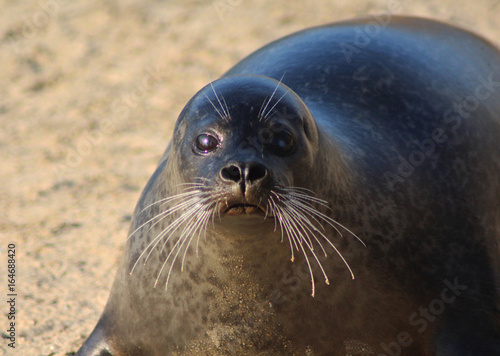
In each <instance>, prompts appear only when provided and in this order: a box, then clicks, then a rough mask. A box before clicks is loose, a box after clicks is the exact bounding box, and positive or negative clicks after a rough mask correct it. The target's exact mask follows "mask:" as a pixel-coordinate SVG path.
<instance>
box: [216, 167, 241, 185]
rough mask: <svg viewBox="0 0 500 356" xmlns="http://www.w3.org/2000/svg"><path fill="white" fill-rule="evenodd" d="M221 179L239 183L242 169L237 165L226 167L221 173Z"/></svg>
mask: <svg viewBox="0 0 500 356" xmlns="http://www.w3.org/2000/svg"><path fill="white" fill-rule="evenodd" d="M221 177H222V179H224V180H230V181H233V182H239V181H240V180H241V173H240V168H239V167H237V166H235V165H230V166H228V167H225V168H223V169H222V171H221Z"/></svg>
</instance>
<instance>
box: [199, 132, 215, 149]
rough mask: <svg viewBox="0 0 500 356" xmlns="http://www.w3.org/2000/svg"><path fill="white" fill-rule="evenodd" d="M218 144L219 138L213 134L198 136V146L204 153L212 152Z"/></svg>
mask: <svg viewBox="0 0 500 356" xmlns="http://www.w3.org/2000/svg"><path fill="white" fill-rule="evenodd" d="M218 146H219V140H217V139H216V138H215V137H213V136H211V135H208V134H202V135H199V136H198V137H197V138H196V148H197V149H198V150H199V151H201V152H203V153H209V152H212V151H213V150H215V149H216V148H217V147H218Z"/></svg>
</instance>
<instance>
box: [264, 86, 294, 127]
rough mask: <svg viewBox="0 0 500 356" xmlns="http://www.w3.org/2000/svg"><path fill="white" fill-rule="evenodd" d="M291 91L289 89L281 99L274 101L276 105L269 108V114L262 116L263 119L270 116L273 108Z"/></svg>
mask: <svg viewBox="0 0 500 356" xmlns="http://www.w3.org/2000/svg"><path fill="white" fill-rule="evenodd" d="M289 92H290V91H289V90H287V91H286V92H285V93H284V94H283V95H282V96H281V97H280V98H279V99H278V101H276V102H275V103H274V105H273V106H272V107H271V108H270V109H269V110H268V112H267V114H265V116H264V117H263V118H262V119H263V120H266V119H267V118H268V116H269V115H271V113H272V112H273V109H274V108H275V107H276V105H278V103H279V102H280V101H281V99H283V98H284V97H285V96H286V95H287V94H288V93H289Z"/></svg>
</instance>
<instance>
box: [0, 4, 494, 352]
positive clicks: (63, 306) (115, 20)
mask: <svg viewBox="0 0 500 356" xmlns="http://www.w3.org/2000/svg"><path fill="white" fill-rule="evenodd" d="M0 8H1V9H3V10H2V11H0V66H1V69H0V73H1V74H0V124H1V130H0V158H1V159H0V202H1V205H0V209H1V212H2V214H1V216H0V275H1V276H2V277H1V282H0V290H1V293H2V300H8V299H9V297H8V296H7V294H8V293H9V291H8V286H7V263H8V256H7V248H8V245H9V244H15V253H16V255H15V261H16V262H15V268H16V276H15V291H14V292H15V293H16V294H17V296H16V297H15V308H16V311H17V314H16V320H15V322H16V325H15V330H16V331H15V332H16V339H15V342H16V343H15V345H16V348H15V349H12V348H10V347H8V343H9V342H10V341H9V340H8V339H6V338H5V337H6V336H7V334H8V333H7V330H8V329H9V323H10V321H9V320H8V315H7V313H8V312H9V309H8V308H9V305H8V304H7V303H3V305H2V315H0V330H1V335H2V336H3V338H2V339H0V354H1V355H4V354H5V355H68V354H72V352H76V350H78V348H79V346H80V345H81V344H82V342H83V341H84V340H85V338H86V337H87V336H88V335H89V333H90V332H91V331H92V329H93V327H94V325H95V323H96V322H97V320H98V318H99V315H100V313H101V312H102V310H103V307H104V304H105V303H106V300H107V297H108V292H109V288H110V286H111V283H112V281H113V278H114V275H115V273H116V269H117V264H118V260H119V257H120V254H121V252H122V251H123V245H124V242H125V239H126V236H127V230H128V227H129V224H130V218H131V214H132V211H133V209H134V205H135V203H136V201H137V199H138V197H139V194H140V192H141V190H142V188H143V187H144V185H145V184H146V181H147V179H148V178H149V176H150V175H151V174H152V172H153V170H154V169H155V166H156V164H157V162H158V159H159V158H160V156H161V154H162V151H163V150H164V148H165V147H166V145H167V143H168V140H169V138H170V135H171V132H172V127H173V125H174V122H175V119H176V118H177V115H178V114H179V112H180V110H181V109H182V107H183V105H184V104H185V103H186V102H187V101H188V100H189V98H190V97H191V96H192V95H193V94H194V93H195V92H196V91H197V90H198V89H200V88H201V87H202V86H204V84H206V83H208V82H209V81H210V80H213V79H216V78H217V77H218V76H220V75H221V74H222V73H223V72H224V71H226V70H227V69H228V68H230V66H231V65H233V64H234V63H236V62H237V61H238V60H239V59H241V58H243V57H244V56H245V55H247V54H249V53H250V52H252V51H253V50H255V49H257V48H259V47H260V46H262V45H264V44H266V43H267V42H269V41H271V40H273V39H276V38H279V37H281V36H283V35H286V34H289V33H291V32H293V31H296V30H300V29H302V28H305V27H308V26H314V25H320V24H325V23H328V22H333V21H336V20H340V19H346V18H351V17H355V16H363V15H368V16H376V15H377V14H379V13H385V14H387V13H388V9H389V8H391V9H397V10H396V11H394V12H393V13H394V14H396V13H397V14H412V15H419V16H425V17H431V18H436V19H441V20H445V21H448V22H450V23H453V24H457V25H460V26H463V27H465V28H468V29H470V30H473V31H475V32H477V33H479V34H482V35H483V36H484V37H486V38H487V39H489V40H490V41H492V42H496V43H497V44H500V26H499V22H500V0H476V1H473V2H471V1H466V0H458V1H449V0H446V1H442V2H439V3H437V2H433V1H404V0H402V1H399V2H398V1H388V0H384V1H367V2H363V1H356V0H353V1H345V0H338V1H332V0H321V1H308V2H306V1H296V2H293V1H283V0H280V1H263V0H258V1H250V0H221V1H213V2H212V1H200V0H198V1H194V0H191V1H180V0H171V1H152V0H149V1H139V0H124V1H120V2H118V1H116V2H115V1H104V0H101V1H98V0H87V1H68V0H38V1H36V0H33V1H32V0H23V1H3V2H1V3H0Z"/></svg>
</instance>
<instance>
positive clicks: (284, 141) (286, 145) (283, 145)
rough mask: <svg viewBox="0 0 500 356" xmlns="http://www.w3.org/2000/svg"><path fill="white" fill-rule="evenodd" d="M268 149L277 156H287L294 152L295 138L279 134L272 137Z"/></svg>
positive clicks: (288, 134) (284, 132) (282, 133)
mask: <svg viewBox="0 0 500 356" xmlns="http://www.w3.org/2000/svg"><path fill="white" fill-rule="evenodd" d="M268 148H269V149H270V150H271V151H272V152H274V153H275V154H277V155H279V156H288V155H290V154H292V153H293V151H294V150H295V138H294V137H293V136H292V135H291V134H290V133H288V132H286V131H283V132H279V133H277V134H276V135H274V136H273V138H272V140H271V142H270V143H269V144H268Z"/></svg>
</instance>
